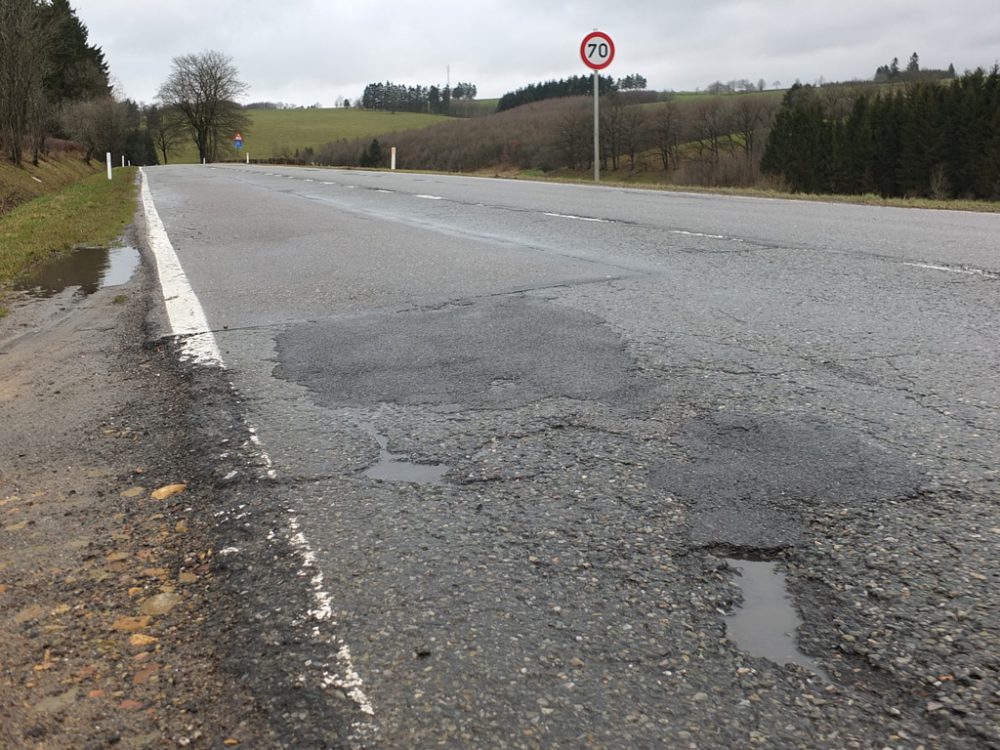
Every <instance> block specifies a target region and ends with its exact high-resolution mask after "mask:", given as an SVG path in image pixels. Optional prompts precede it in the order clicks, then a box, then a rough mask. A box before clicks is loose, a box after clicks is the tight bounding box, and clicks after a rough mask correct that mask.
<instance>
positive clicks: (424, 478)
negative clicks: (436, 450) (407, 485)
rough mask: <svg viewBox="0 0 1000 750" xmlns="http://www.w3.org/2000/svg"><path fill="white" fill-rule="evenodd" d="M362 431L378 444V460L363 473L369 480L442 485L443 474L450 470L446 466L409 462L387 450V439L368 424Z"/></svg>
mask: <svg viewBox="0 0 1000 750" xmlns="http://www.w3.org/2000/svg"><path fill="white" fill-rule="evenodd" d="M361 427H362V429H364V431H365V432H367V433H368V434H369V435H371V436H372V437H373V438H374V439H375V441H376V442H377V443H378V447H379V455H378V460H377V461H376V462H375V463H374V464H372V465H371V466H369V467H368V468H367V469H365V471H364V475H365V476H366V477H369V478H370V479H381V480H382V481H385V482H412V483H414V484H444V483H445V481H444V474H445V472H447V471H448V469H449V468H450V467H449V466H448V465H447V464H433V463H430V464H419V463H415V462H413V461H409V460H407V458H406V454H404V453H393V452H391V451H390V450H389V438H388V437H387V436H386V435H383V434H382V433H381V432H379V431H378V430H376V429H375V427H374V426H372V425H370V424H362V425H361Z"/></svg>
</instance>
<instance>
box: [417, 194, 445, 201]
mask: <svg viewBox="0 0 1000 750" xmlns="http://www.w3.org/2000/svg"><path fill="white" fill-rule="evenodd" d="M413 197H414V198H423V199H424V200H428V201H439V200H442V198H441V196H440V195H423V194H419V195H414V196H413Z"/></svg>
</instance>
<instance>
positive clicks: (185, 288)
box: [139, 170, 225, 367]
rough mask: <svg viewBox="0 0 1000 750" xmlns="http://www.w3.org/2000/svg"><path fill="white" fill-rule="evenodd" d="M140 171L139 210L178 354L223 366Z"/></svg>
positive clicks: (220, 356)
mask: <svg viewBox="0 0 1000 750" xmlns="http://www.w3.org/2000/svg"><path fill="white" fill-rule="evenodd" d="M139 174H141V175H142V210H143V213H144V214H145V217H146V238H147V240H148V243H149V249H150V250H151V251H152V252H153V257H154V258H155V259H156V273H157V275H158V276H159V278H160V289H161V291H162V293H163V304H164V306H165V307H166V309H167V319H168V320H169V321H170V329H171V331H172V333H173V335H174V336H176V337H178V339H179V340H180V344H181V358H182V359H189V360H192V361H194V362H195V363H197V364H200V365H208V366H211V367H225V365H224V364H223V362H222V353H221V352H220V351H219V345H218V344H217V343H216V341H215V336H214V335H213V334H212V331H211V329H210V328H209V327H208V319H207V318H206V317H205V311H204V310H203V309H202V307H201V303H200V302H199V301H198V298H197V297H196V296H195V293H194V290H193V289H191V284H190V283H189V282H188V279H187V276H186V275H185V274H184V269H183V268H181V262H180V261H179V260H178V259H177V253H176V252H174V246H173V245H171V244H170V238H169V237H167V230H166V229H165V228H164V227H163V222H162V221H161V220H160V215H159V214H158V213H157V212H156V206H155V205H154V204H153V196H152V195H151V194H150V192H149V183H148V181H147V179H146V172H145V171H144V170H140V171H139Z"/></svg>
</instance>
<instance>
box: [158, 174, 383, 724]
mask: <svg viewBox="0 0 1000 750" xmlns="http://www.w3.org/2000/svg"><path fill="white" fill-rule="evenodd" d="M139 173H140V174H141V175H142V207H143V212H144V214H145V217H146V234H147V241H148V244H149V249H150V250H151V251H152V253H153V256H154V258H155V259H156V269H157V274H158V275H159V278H160V291H161V293H162V294H163V299H164V304H165V305H166V308H167V317H168V319H169V321H170V328H171V331H172V332H173V335H174V336H176V337H178V338H179V339H181V346H182V358H186V359H190V360H192V361H194V362H196V363H197V364H201V365H206V366H210V367H217V368H219V369H221V370H224V369H225V368H226V365H225V363H224V362H223V360H222V354H221V352H220V351H219V346H218V344H217V343H216V340H215V334H214V333H213V332H212V331H211V329H209V327H208V321H207V319H206V318H205V312H204V310H203V309H202V306H201V303H200V302H199V301H198V297H197V296H196V295H195V293H194V290H193V289H192V288H191V284H190V283H189V282H188V280H187V276H186V275H185V274H184V269H183V268H181V264H180V261H179V260H178V258H177V253H176V252H175V251H174V248H173V245H171V244H170V238H169V237H167V232H166V229H165V228H164V226H163V222H162V221H161V220H160V216H159V214H158V213H157V212H156V206H155V205H154V204H153V197H152V195H151V193H150V192H149V184H148V181H147V179H146V173H145V171H144V170H142V169H140V170H139ZM290 179H291V178H290ZM230 386H232V383H230ZM247 430H248V431H249V434H250V438H249V442H250V443H251V444H252V445H253V446H254V448H255V449H256V450H257V452H258V454H259V457H260V459H261V463H263V465H264V466H265V468H266V469H267V476H268V477H270V478H272V479H275V478H276V477H277V472H276V471H275V470H274V468H273V467H274V464H273V462H272V461H271V457H270V456H269V455H268V454H267V451H266V450H265V449H264V446H263V444H262V443H261V441H260V438H259V437H258V436H257V431H256V430H255V429H254V428H253V426H252V425H250V424H247ZM288 532H289V534H288V541H289V543H290V544H291V545H292V546H293V547H294V548H295V549H296V551H297V552H298V553H299V555H300V557H301V558H302V567H301V568H300V570H299V572H300V574H301V575H302V576H304V577H305V576H309V582H310V588H311V589H312V599H313V605H314V606H313V608H312V609H310V610H309V612H308V615H309V617H311V618H312V619H313V620H315V621H316V622H317V625H315V626H314V627H313V635H314V636H315V637H316V638H322V637H323V633H322V631H321V625H320V624H321V623H329V626H328V629H329V630H331V631H333V630H335V626H336V621H335V620H334V618H333V597H332V596H331V595H330V593H329V592H328V591H327V590H326V588H325V585H324V581H323V573H322V571H321V570H319V568H318V566H317V565H316V553H315V551H314V550H313V548H312V546H311V545H310V544H309V541H308V540H307V539H306V537H305V534H304V533H303V532H302V529H301V526H300V524H299V520H298V517H297V516H296V515H295V513H294V511H292V512H291V514H290V515H289V518H288ZM239 551H240V550H239V548H238V547H225V548H224V549H222V550H220V551H219V554H220V555H231V554H238V553H239ZM328 639H329V642H330V643H331V644H332V645H334V646H335V648H336V661H337V667H336V671H335V672H330V671H329V670H327V669H324V670H323V677H322V680H321V682H322V685H323V687H324V688H328V687H334V686H335V687H338V688H341V689H343V690H344V691H345V692H346V693H347V694H348V695H349V696H350V698H351V699H352V700H353V701H354V703H355V704H356V705H357V707H358V710H360V711H361V712H362V713H364V714H365V715H367V716H374V715H375V709H374V708H373V706H372V703H371V700H369V698H368V696H367V695H366V694H365V692H364V683H363V681H362V680H361V677H360V675H359V674H358V672H357V670H356V669H355V668H354V661H353V659H352V657H351V649H350V648H349V647H348V645H347V643H345V642H344V641H343V640H342V639H341V638H340V637H339V636H338V635H336V633H335V632H330V634H329V636H328ZM352 728H353V729H354V730H355V731H356V732H357V733H358V734H359V735H366V734H369V733H371V732H372V731H375V727H374V726H373V725H369V724H368V723H366V722H361V721H356V722H354V724H353V725H352Z"/></svg>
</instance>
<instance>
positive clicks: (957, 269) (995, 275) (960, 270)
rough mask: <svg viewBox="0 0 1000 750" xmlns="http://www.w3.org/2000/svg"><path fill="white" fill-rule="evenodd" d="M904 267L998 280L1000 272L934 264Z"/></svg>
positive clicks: (906, 264)
mask: <svg viewBox="0 0 1000 750" xmlns="http://www.w3.org/2000/svg"><path fill="white" fill-rule="evenodd" d="M903 265H904V266H911V267H913V268H926V269H927V270H929V271H944V272H945V273H961V274H965V275H966V276H986V277H987V278H991V279H1000V272H997V271H987V270H986V269H985V268H972V267H971V266H939V265H935V264H934V263H904V264H903Z"/></svg>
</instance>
